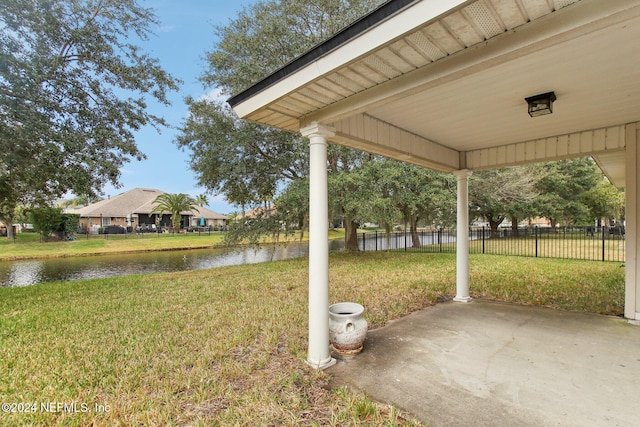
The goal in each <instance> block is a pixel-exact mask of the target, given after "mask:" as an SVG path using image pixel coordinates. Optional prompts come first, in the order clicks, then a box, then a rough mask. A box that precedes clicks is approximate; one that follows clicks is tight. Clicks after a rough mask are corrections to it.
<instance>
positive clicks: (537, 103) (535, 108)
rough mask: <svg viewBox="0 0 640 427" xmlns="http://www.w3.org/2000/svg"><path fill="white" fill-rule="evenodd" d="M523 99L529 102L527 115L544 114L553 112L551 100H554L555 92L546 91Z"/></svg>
mask: <svg viewBox="0 0 640 427" xmlns="http://www.w3.org/2000/svg"><path fill="white" fill-rule="evenodd" d="M524 100H525V101H527V104H529V115H530V116H531V117H538V116H544V115H545V114H551V113H553V101H555V100H556V94H555V93H553V92H547V93H543V94H540V95H534V96H530V97H528V98H525V99H524Z"/></svg>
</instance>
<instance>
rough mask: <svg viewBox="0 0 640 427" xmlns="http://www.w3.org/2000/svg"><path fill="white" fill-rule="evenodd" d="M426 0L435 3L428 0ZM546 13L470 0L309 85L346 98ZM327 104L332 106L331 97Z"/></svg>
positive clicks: (542, 4)
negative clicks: (326, 88)
mask: <svg viewBox="0 0 640 427" xmlns="http://www.w3.org/2000/svg"><path fill="white" fill-rule="evenodd" d="M578 1H580V0H565V1H563V2H560V3H562V4H558V5H556V7H557V8H560V7H565V6H566V5H569V4H571V3H575V2H578ZM417 3H420V2H417ZM425 3H435V2H434V1H431V2H428V1H426V0H425ZM410 12H411V11H410V10H409V11H408V13H410ZM545 12H546V13H551V12H552V9H551V7H550V6H549V3H548V2H547V0H527V1H526V2H520V1H515V0H479V1H475V2H471V1H469V2H466V3H463V6H461V7H458V8H454V9H451V10H450V11H449V12H447V13H445V14H444V15H443V16H441V17H439V18H437V19H435V20H433V21H430V22H426V23H425V24H424V25H422V26H419V27H417V28H415V29H414V30H413V31H411V32H409V33H407V34H404V35H403V36H402V37H398V38H396V39H394V40H389V41H388V43H386V45H383V46H381V47H380V48H378V49H375V50H374V51H372V52H369V53H368V54H366V55H363V56H362V57H360V58H358V59H356V60H354V61H350V62H349V63H347V64H344V65H343V66H341V67H338V68H337V69H335V70H333V71H331V72H329V73H327V74H326V75H324V76H319V77H317V78H316V79H314V80H313V81H310V82H308V83H306V85H313V84H317V85H320V86H321V87H329V88H331V90H332V91H334V93H335V94H339V95H341V96H342V97H343V99H345V98H347V97H349V96H351V95H353V94H356V93H359V92H362V91H364V90H366V89H369V88H372V87H375V86H376V85H378V84H381V83H384V82H387V81H390V80H392V79H394V78H396V77H398V76H400V75H403V74H405V73H408V72H410V71H412V70H415V69H417V68H418V67H422V66H425V65H428V64H430V63H432V62H434V61H438V60H440V59H442V58H444V57H446V56H450V55H452V54H455V53H458V52H460V51H462V50H464V49H466V48H468V47H470V46H473V45H476V44H478V43H482V42H483V41H485V40H487V39H489V38H491V37H493V36H495V35H498V34H501V33H503V32H505V31H509V30H512V29H514V28H516V27H517V26H519V25H523V24H525V23H526V22H527V20H526V19H525V17H527V19H535V18H531V17H536V18H537V17H540V16H542V15H544V14H545ZM301 87H304V85H303V86H301ZM289 89H291V88H289ZM298 89H300V88H298ZM289 96H292V93H291V92H290V93H289V94H288V95H284V96H282V97H281V98H280V99H281V100H282V99H283V98H284V99H286V98H287V97H289ZM331 98H332V99H333V97H331ZM338 100H339V99H338ZM338 100H335V101H333V102H337V101H338ZM325 105H331V102H328V103H326V104H325ZM309 113H310V110H309V109H308V108H304V107H302V106H301V108H299V109H296V110H295V111H293V112H292V116H291V117H296V116H297V117H298V118H300V117H303V116H305V115H307V114H309ZM245 118H250V117H249V116H247V117H245ZM265 124H270V125H273V124H271V123H265Z"/></svg>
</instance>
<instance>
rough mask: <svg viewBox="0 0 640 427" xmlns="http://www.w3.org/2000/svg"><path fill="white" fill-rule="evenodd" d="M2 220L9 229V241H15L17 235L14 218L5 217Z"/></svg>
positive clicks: (0, 218)
mask: <svg viewBox="0 0 640 427" xmlns="http://www.w3.org/2000/svg"><path fill="white" fill-rule="evenodd" d="M0 220H2V222H3V223H4V225H5V227H7V239H9V240H13V239H15V233H14V232H13V231H14V230H13V217H11V216H5V215H3V216H2V217H0Z"/></svg>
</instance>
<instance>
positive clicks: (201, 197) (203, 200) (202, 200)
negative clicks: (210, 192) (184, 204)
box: [194, 194, 209, 207]
mask: <svg viewBox="0 0 640 427" xmlns="http://www.w3.org/2000/svg"><path fill="white" fill-rule="evenodd" d="M194 202H195V204H196V205H198V206H200V207H202V206H204V205H208V204H209V199H208V198H207V195H206V194H198V195H197V196H196V198H195V199H194Z"/></svg>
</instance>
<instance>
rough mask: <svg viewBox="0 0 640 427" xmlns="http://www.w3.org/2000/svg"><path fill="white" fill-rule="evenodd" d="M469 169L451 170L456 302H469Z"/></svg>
mask: <svg viewBox="0 0 640 427" xmlns="http://www.w3.org/2000/svg"><path fill="white" fill-rule="evenodd" d="M471 173H472V172H471V171H470V170H467V169H462V170H459V171H455V172H453V174H454V175H455V176H456V177H457V178H458V208H457V210H458V217H457V225H456V229H457V235H456V297H455V298H454V299H453V300H454V301H457V302H469V301H471V297H470V296H469V177H470V176H471Z"/></svg>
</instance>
